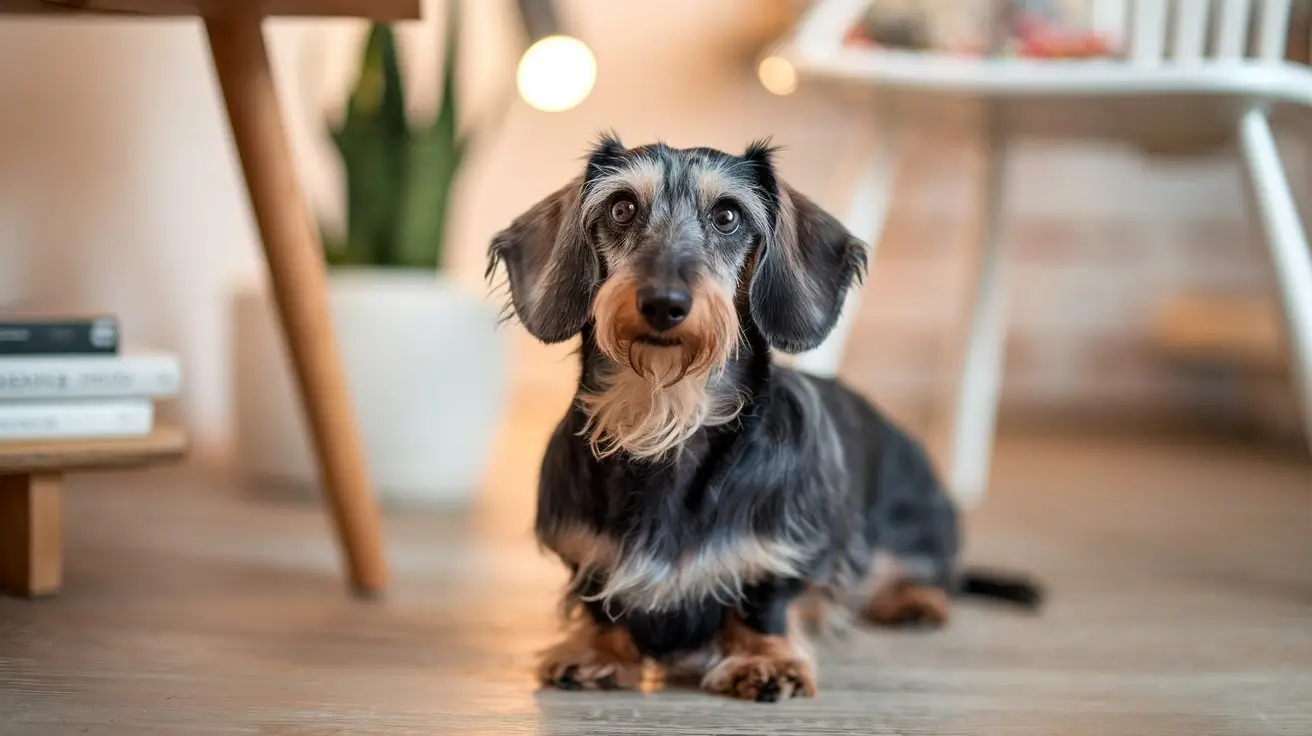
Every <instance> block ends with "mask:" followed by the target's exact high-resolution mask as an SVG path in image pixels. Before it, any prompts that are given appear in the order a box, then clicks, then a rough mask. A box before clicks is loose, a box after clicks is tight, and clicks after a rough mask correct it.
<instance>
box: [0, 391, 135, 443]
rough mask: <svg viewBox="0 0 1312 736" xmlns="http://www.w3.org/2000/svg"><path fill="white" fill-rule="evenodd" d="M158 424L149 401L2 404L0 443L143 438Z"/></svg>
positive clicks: (94, 400)
mask: <svg viewBox="0 0 1312 736" xmlns="http://www.w3.org/2000/svg"><path fill="white" fill-rule="evenodd" d="M154 424H155V405H154V403H153V402H152V401H151V400H150V399H142V398H138V399H87V400H79V401H14V402H9V403H3V404H0V442H3V441H10V442H12V441H16V440H72V439H101V438H112V437H141V436H144V435H148V434H150V430H151V428H152V427H153V426H154Z"/></svg>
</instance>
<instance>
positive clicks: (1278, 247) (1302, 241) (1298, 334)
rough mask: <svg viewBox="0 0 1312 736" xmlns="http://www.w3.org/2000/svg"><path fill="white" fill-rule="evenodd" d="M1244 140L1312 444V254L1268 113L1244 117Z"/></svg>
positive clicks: (1255, 112) (1306, 430)
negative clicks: (1286, 176)
mask: <svg viewBox="0 0 1312 736" xmlns="http://www.w3.org/2000/svg"><path fill="white" fill-rule="evenodd" d="M1239 140H1240V150H1241V151H1242V152H1243V158H1244V163H1245V166H1246V170H1247V172H1248V179H1249V183H1250V185H1251V186H1252V190H1253V200H1254V203H1255V205H1256V208H1257V213H1258V218H1259V219H1260V220H1261V223H1262V230H1263V231H1264V233H1265V235H1266V242H1267V246H1268V247H1270V249H1271V262H1272V265H1273V266H1274V268H1275V275H1276V280H1277V282H1278V283H1279V287H1280V296H1281V299H1282V301H1283V303H1284V313H1285V331H1286V335H1287V337H1288V340H1289V347H1290V352H1291V353H1292V356H1291V357H1292V360H1291V367H1292V372H1293V374H1294V384H1295V390H1296V391H1297V392H1298V399H1299V406H1300V408H1301V410H1302V416H1303V434H1304V437H1306V438H1307V441H1308V444H1309V446H1312V254H1309V252H1308V240H1307V234H1306V233H1305V232H1304V231H1303V226H1302V224H1301V223H1300V222H1299V218H1298V208H1297V205H1296V204H1295V203H1294V197H1293V194H1292V193H1291V192H1290V189H1289V181H1288V180H1287V179H1286V178H1285V172H1284V167H1283V166H1282V165H1281V163H1280V152H1279V150H1278V149H1277V148H1276V142H1275V137H1274V136H1273V135H1272V134H1271V124H1270V123H1269V122H1268V120H1267V117H1266V113H1265V112H1264V111H1262V110H1257V109H1254V110H1250V111H1248V112H1247V113H1245V114H1244V117H1243V119H1242V121H1241V122H1240V128H1239Z"/></svg>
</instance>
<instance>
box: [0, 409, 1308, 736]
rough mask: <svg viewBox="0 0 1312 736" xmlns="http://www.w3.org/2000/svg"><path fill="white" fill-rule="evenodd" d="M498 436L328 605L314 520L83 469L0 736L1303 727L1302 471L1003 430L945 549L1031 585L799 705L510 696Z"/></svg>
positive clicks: (199, 489)
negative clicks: (988, 474)
mask: <svg viewBox="0 0 1312 736" xmlns="http://www.w3.org/2000/svg"><path fill="white" fill-rule="evenodd" d="M545 432H546V427H545V425H543V424H541V423H529V424H526V425H524V426H522V427H519V428H517V429H515V430H513V431H512V432H511V434H510V435H509V436H508V437H506V438H505V439H504V442H503V444H504V445H505V448H506V449H505V450H504V454H503V456H502V460H501V461H499V462H498V463H496V469H495V471H494V474H493V477H492V478H491V479H490V480H489V483H488V490H487V491H486V493H485V494H484V495H483V496H481V497H480V498H479V500H478V502H477V503H476V504H475V505H474V506H473V508H471V509H468V510H465V511H460V512H455V511H448V512H441V513H423V514H420V513H415V512H400V511H391V512H389V514H388V521H387V532H388V533H387V539H388V544H389V546H390V555H391V562H392V565H393V571H394V575H395V584H394V589H393V591H392V593H391V595H390V596H389V597H388V598H387V599H386V600H383V601H378V602H372V603H366V602H358V601H353V600H350V599H348V598H347V597H346V595H345V594H344V592H343V587H342V584H341V582H340V579H339V577H338V572H337V566H336V558H335V552H334V549H333V546H332V544H331V542H330V540H329V537H328V533H327V529H328V527H327V523H326V520H325V517H324V516H323V515H322V514H321V513H319V511H318V510H317V509H315V508H313V507H312V506H308V505H305V504H298V503H294V502H290V501H288V500H286V499H281V500H270V499H269V498H268V497H267V496H260V495H258V494H254V493H253V492H252V491H253V489H249V488H240V487H237V486H235V485H234V484H231V483H227V482H224V481H222V480H215V479H206V478H203V477H200V476H197V475H195V474H193V473H187V472H176V471H161V472H156V473H152V474H148V475H139V474H132V475H115V476H101V477H95V478H85V479H83V480H81V481H80V482H75V483H74V488H73V491H72V494H71V498H70V499H69V502H68V504H67V508H68V513H69V515H70V518H69V520H68V527H69V528H68V535H67V538H68V545H69V549H68V557H69V568H68V574H67V589H66V592H65V593H64V594H63V595H62V596H61V597H59V598H56V599H52V600H43V601H30V602H29V601H18V600H9V599H0V734H6V735H10V734H33V735H34V736H35V735H37V734H40V735H41V736H49V735H51V734H64V733H77V734H82V733H90V734H124V735H125V736H128V735H130V736H143V735H144V734H193V733H194V734H237V733H250V734H286V735H292V734H297V735H310V734H315V735H318V734H401V733H413V734H605V735H607V736H614V735H616V734H686V735H692V734H752V735H753V736H760V735H762V734H839V733H844V734H846V733H851V734H865V735H876V736H878V735H884V734H976V735H984V734H998V735H999V736H1026V735H1028V734H1034V735H1036V736H1039V735H1042V736H1050V735H1052V734H1059V733H1060V734H1069V735H1072V736H1081V735H1084V734H1088V735H1090V736H1094V735H1096V736H1104V735H1108V734H1130V733H1134V734H1179V735H1181V736H1185V735H1187V736H1201V735H1213V736H1220V735H1222V734H1234V735H1235V736H1265V735H1267V734H1282V735H1290V734H1312V464H1309V463H1307V462H1304V461H1301V460H1297V459H1291V458H1289V457H1280V456H1275V455H1263V454H1260V453H1258V452H1256V451H1253V450H1244V449H1239V448H1232V447H1226V446H1224V445H1217V444H1213V445H1202V444H1181V443H1179V442H1168V441H1164V440H1163V441H1152V440H1143V439H1137V440H1133V441H1131V440H1119V441H1117V440H1108V439H1105V438H1104V439H1089V438H1083V439H1082V438H1075V437H1067V438H1064V439H1063V438H1054V437H1047V438H1042V439H1038V438H1029V439H1026V438H1017V437H1012V438H1004V441H1003V444H1002V447H1001V449H1000V452H999V459H998V462H997V476H996V477H997V483H996V491H995V492H994V493H993V495H992V496H991V497H990V498H989V500H988V502H987V504H986V505H985V507H983V508H982V509H981V510H980V511H979V512H978V513H976V514H974V515H972V517H971V518H970V520H969V530H970V539H969V544H968V550H967V556H968V558H969V559H970V560H972V561H976V562H979V563H986V564H990V565H1002V566H1011V567H1015V568H1020V569H1026V570H1031V571H1034V572H1036V573H1038V574H1039V575H1041V576H1042V577H1043V578H1045V579H1046V580H1047V581H1048V583H1049V585H1050V586H1051V591H1052V592H1051V606H1050V607H1049V608H1048V609H1047V610H1046V611H1045V612H1044V613H1043V614H1042V615H1041V616H1038V617H1030V616H1024V615H1018V614H1016V613H1014V612H1011V611H1007V610H1003V609H998V608H993V607H989V606H985V605H979V604H972V605H967V604H962V605H960V606H959V607H958V608H957V609H956V619H955V622H954V623H953V624H952V626H951V627H950V628H949V629H947V630H945V631H942V632H939V633H932V634H916V633H888V632H881V633H862V634H860V635H858V636H857V637H856V638H855V639H853V640H851V641H848V642H846V643H845V644H844V645H843V646H841V647H836V648H831V649H827V650H825V651H824V653H823V656H822V671H821V688H822V692H821V695H820V697H819V698H818V699H817V700H813V701H802V700H794V701H792V702H787V703H781V704H774V705H768V704H760V705H758V704H743V703H737V702H730V701H726V700H721V699H717V698H713V697H711V696H707V695H702V694H700V693H698V692H695V691H683V690H679V691H671V690H666V691H660V692H655V693H637V694H579V693H540V692H537V691H535V687H534V685H533V683H532V681H531V678H530V674H529V672H530V665H531V662H532V659H533V652H534V650H536V649H537V648H539V647H541V646H543V645H545V644H547V643H548V642H549V641H550V640H551V637H552V631H553V619H552V617H551V612H552V610H553V605H554V603H555V593H556V590H557V588H558V586H559V584H560V583H561V580H562V577H561V574H560V571H559V569H558V568H557V567H555V566H554V565H553V564H551V563H549V562H548V561H546V560H544V559H543V558H542V557H541V556H540V555H539V554H538V553H537V551H536V549H535V548H534V546H533V545H532V544H531V542H530V539H529V536H528V533H527V528H528V521H529V518H530V515H531V513H532V508H531V496H530V489H531V487H532V485H531V484H532V475H533V456H534V455H535V454H536V452H537V450H538V449H539V448H540V446H541V442H542V441H543V439H544V437H545Z"/></svg>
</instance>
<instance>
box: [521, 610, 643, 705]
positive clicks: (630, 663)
mask: <svg viewBox="0 0 1312 736" xmlns="http://www.w3.org/2000/svg"><path fill="white" fill-rule="evenodd" d="M538 679H539V681H540V682H541V683H542V684H543V685H546V686H548V687H555V688H560V689H562V690H631V689H633V688H636V687H638V685H640V684H641V683H642V657H641V656H640V655H639V654H638V652H637V650H636V649H635V648H634V647H633V644H632V640H630V639H629V636H628V633H627V632H625V631H623V630H621V629H611V630H608V631H598V630H597V629H596V628H595V626H593V625H585V626H583V627H581V628H579V629H577V630H576V631H575V632H574V633H572V634H571V635H570V636H569V637H567V638H566V639H565V640H564V641H562V642H560V643H559V644H556V645H555V646H554V647H551V648H550V649H548V650H547V651H545V652H543V653H542V659H541V661H540V663H539V664H538Z"/></svg>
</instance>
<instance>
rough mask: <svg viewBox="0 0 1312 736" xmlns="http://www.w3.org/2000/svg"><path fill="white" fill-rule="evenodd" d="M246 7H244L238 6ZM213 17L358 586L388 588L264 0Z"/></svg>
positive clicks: (214, 42)
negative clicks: (270, 48) (268, 46)
mask: <svg viewBox="0 0 1312 736" xmlns="http://www.w3.org/2000/svg"><path fill="white" fill-rule="evenodd" d="M229 5H230V6H240V5H243V4H242V3H230V4H229ZM245 5H246V7H245V8H239V7H232V9H231V11H230V12H228V13H227V14H225V15H223V16H221V17H207V18H206V19H205V28H206V31H207V33H208V36H209V45H210V53H211V55H212V56H213V59H214V68H215V72H216V73H217V75H218V79H219V84H220V86H221V87H222V89H223V97H224V102H225V103H226V105H227V109H228V119H229V123H230V124H231V126H232V133H233V139H234V141H235V143H236V146H237V153H238V155H239V157H240V159H241V165H242V169H243V171H244V173H245V177H246V186H247V189H248V190H249V193H250V200H251V206H252V209H253V210H254V213H255V221H256V224H257V225H258V227H259V231H260V237H261V239H262V240H263V243H264V254H265V258H266V259H267V260H268V266H269V275H270V280H271V283H272V286H273V292H274V297H275V301H276V304H277V307H278V313H279V317H280V320H281V323H282V329H283V335H284V337H285V338H286V340H287V344H288V347H289V348H290V349H289V353H290V355H291V357H292V362H293V365H294V370H295V374H296V378H297V384H298V387H299V390H300V398H301V404H302V406H303V407H304V408H305V411H306V414H307V417H308V419H309V427H310V434H311V436H312V441H313V445H314V448H315V452H316V454H317V456H318V462H319V470H320V476H321V479H322V481H323V484H324V487H325V490H326V492H327V495H328V501H329V502H330V504H331V507H332V514H333V519H334V522H335V524H336V529H337V535H338V539H339V541H340V543H341V546H342V550H343V553H344V555H345V558H346V564H347V567H348V572H349V576H350V582H351V585H352V587H353V589H354V590H355V591H356V592H357V593H360V594H364V595H372V594H377V593H380V592H381V591H382V590H383V588H385V587H386V585H387V568H386V561H385V559H384V556H383V548H382V538H381V537H382V535H381V531H380V528H379V519H378V509H377V505H376V501H375V499H374V495H373V491H372V489H371V488H370V485H369V478H368V474H367V471H366V466H365V459H364V450H363V447H362V444H361V441H360V438H359V433H358V429H357V426H356V421H355V417H354V413H353V411H352V408H351V405H350V397H349V395H348V393H347V390H348V389H347V383H346V377H345V374H344V372H343V368H342V362H341V359H340V357H339V353H338V346H337V336H336V334H335V331H334V328H333V325H332V321H331V316H330V314H329V312H328V299H327V288H326V284H325V275H324V271H325V266H324V261H323V252H322V250H321V245H320V243H319V237H318V235H317V233H316V232H315V231H314V229H313V227H312V226H311V218H310V215H309V212H308V208H307V207H306V204H305V197H304V195H303V193H302V192H301V189H300V183H299V182H298V180H297V176H296V171H295V169H294V168H293V164H292V158H291V153H290V150H289V148H288V144H287V138H286V131H285V128H284V127H283V121H282V116H281V113H280V111H279V109H278V100H277V95H276V91H275V90H274V85H273V76H272V74H271V72H270V70H269V57H268V53H267V51H266V50H265V45H264V36H263V29H262V22H263V17H262V16H261V15H260V13H259V12H258V8H257V5H258V4H256V3H247V4H245Z"/></svg>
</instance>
